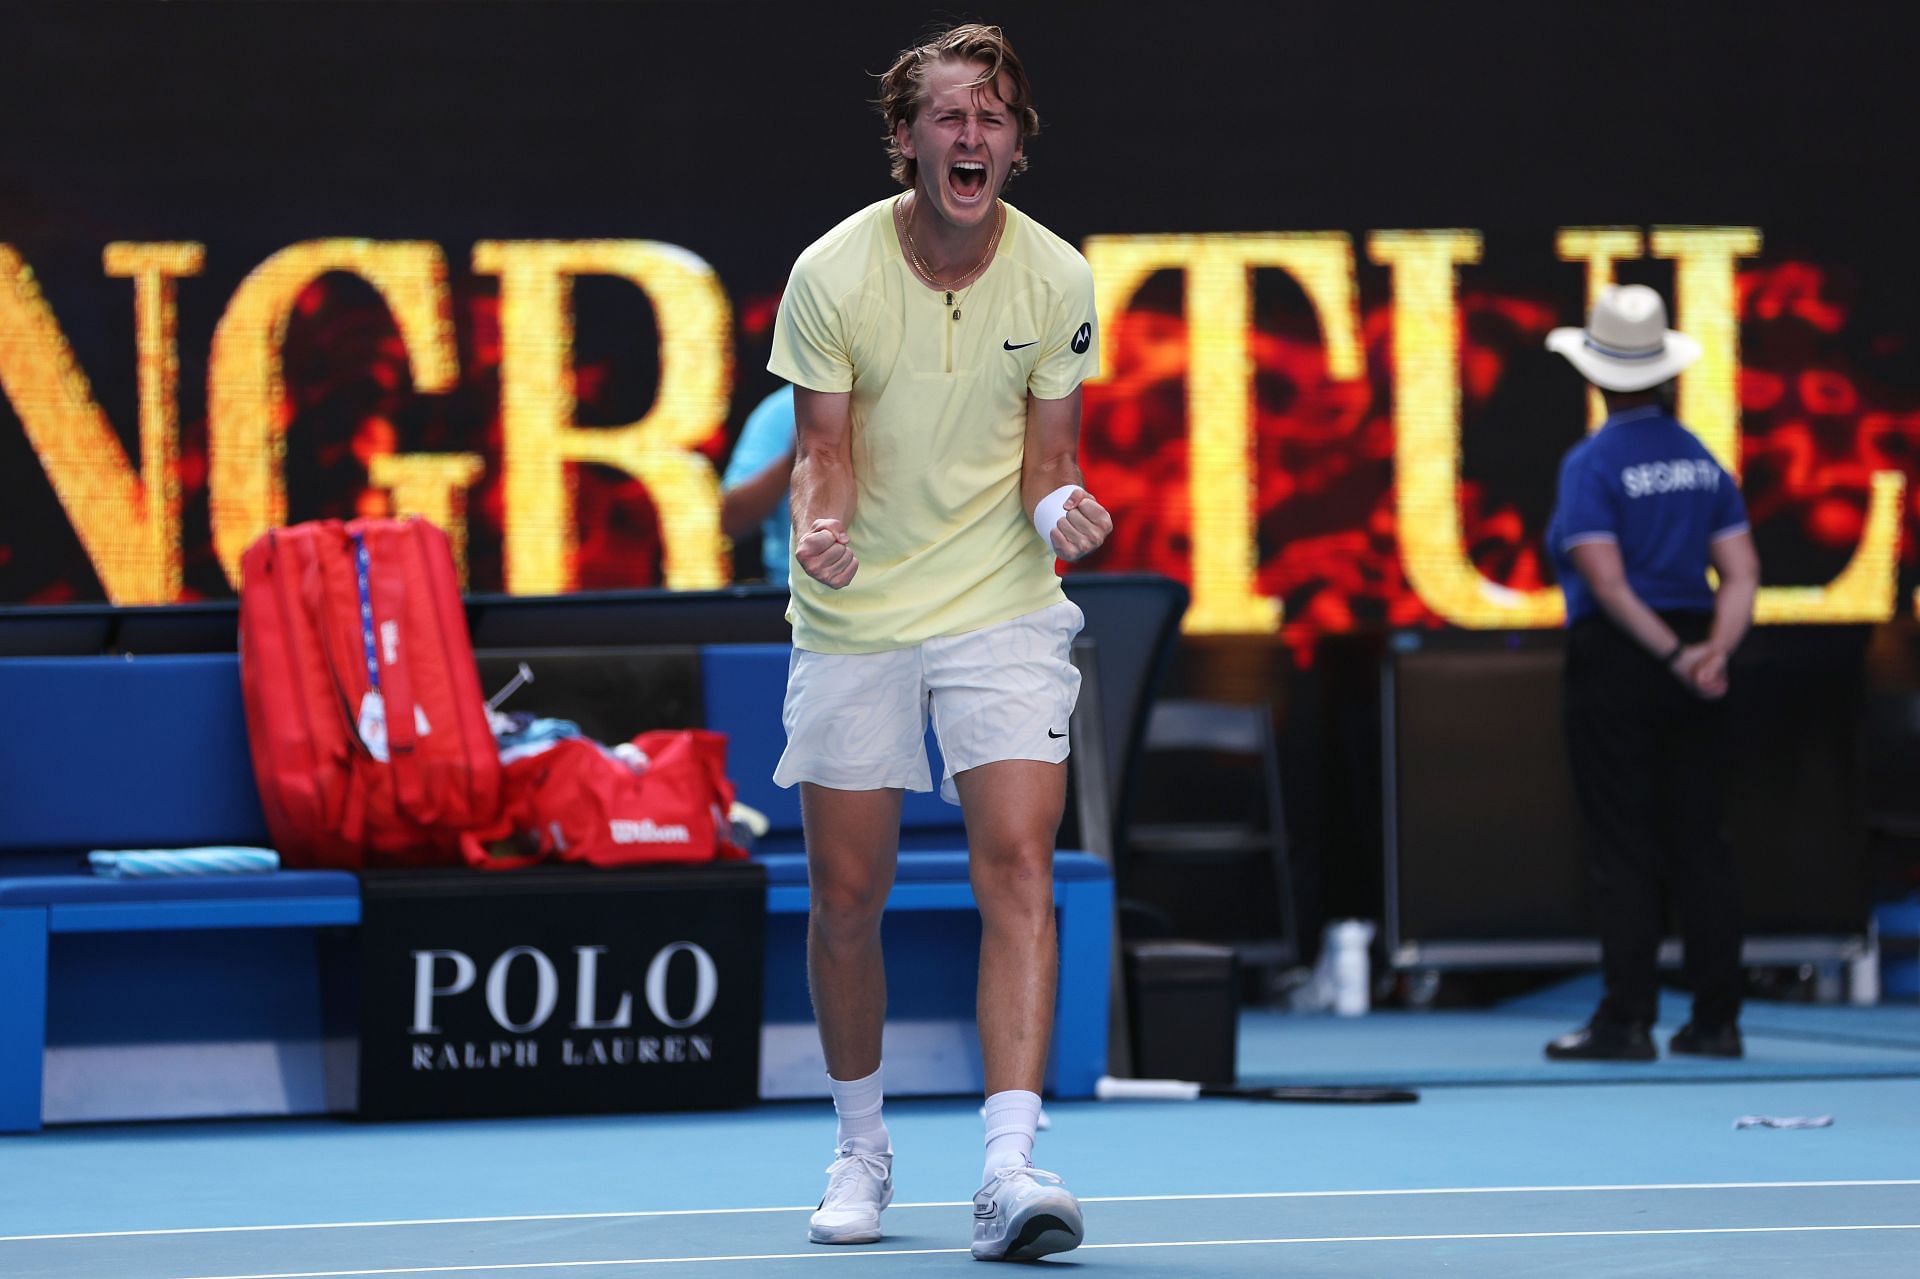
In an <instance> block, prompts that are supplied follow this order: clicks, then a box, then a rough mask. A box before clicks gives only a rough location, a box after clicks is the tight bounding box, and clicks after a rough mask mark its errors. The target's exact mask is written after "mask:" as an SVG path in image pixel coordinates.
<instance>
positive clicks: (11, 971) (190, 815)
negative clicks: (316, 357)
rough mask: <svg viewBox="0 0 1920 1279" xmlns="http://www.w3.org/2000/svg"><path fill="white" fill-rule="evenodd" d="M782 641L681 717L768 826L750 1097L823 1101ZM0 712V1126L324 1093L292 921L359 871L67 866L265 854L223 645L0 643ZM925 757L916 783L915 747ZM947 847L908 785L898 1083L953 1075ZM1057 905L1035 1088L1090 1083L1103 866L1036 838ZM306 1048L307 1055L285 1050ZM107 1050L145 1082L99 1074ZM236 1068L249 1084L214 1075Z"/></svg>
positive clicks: (970, 976)
mask: <svg viewBox="0 0 1920 1279" xmlns="http://www.w3.org/2000/svg"><path fill="white" fill-rule="evenodd" d="M788 654H789V650H788V648H787V646H786V645H782V644H743V645H708V646H704V647H702V648H701V649H700V650H699V657H700V668H701V686H702V687H701V693H702V700H703V713H702V718H703V720H704V722H705V723H706V724H707V725H708V726H709V727H712V728H714V729H717V730H718V731H721V732H724V733H726V734H728V737H729V750H730V759H729V768H728V771H729V773H730V775H732V776H733V777H734V778H735V779H736V780H737V781H738V783H739V789H740V798H741V799H742V800H743V801H744V802H746V803H748V804H751V805H753V806H754V807H756V808H758V809H760V810H761V811H762V812H765V813H766V814H767V815H768V817H769V819H770V820H771V822H772V824H773V829H772V830H771V831H770V832H769V834H768V836H767V838H766V840H765V841H763V843H762V845H761V846H760V851H759V856H760V858H761V860H763V861H764V862H765V863H766V865H767V867H768V872H769V881H770V889H769V897H768V910H769V919H768V944H767V974H766V977H767V980H766V990H767V1026H766V1033H765V1034H764V1035H763V1059H764V1063H765V1064H764V1065H763V1072H762V1074H763V1095H766V1096H781V1095H789V1096H791V1095H815V1094H817V1093H819V1092H821V1091H823V1086H822V1082H821V1081H822V1079H823V1073H816V1072H815V1071H814V1069H813V1066H812V1058H815V1057H817V1055H818V1044H817V1040H816V1039H815V1037H814V1033H813V1029H812V1020H811V1011H810V1005H809V1003H808V1000H807V995H806V989H805V967H806V966H805V949H804V939H805V918H806V910H807V888H806V870H805V861H804V857H803V856H802V855H801V854H800V852H799V849H800V848H801V841H800V816H799V803H798V793H797V791H782V790H780V789H778V788H777V787H774V786H773V785H772V781H771V776H772V772H773V764H774V762H775V761H776V760H777V759H778V757H779V753H780V749H781V746H782V744H783V734H782V731H781V727H780V704H781V697H782V693H783V691H784V686H785V679H786V666H787V659H788ZM0 705H4V706H6V707H7V708H8V709H9V711H10V712H12V716H11V727H12V729H13V731H12V733H11V734H10V735H8V736H7V737H5V738H4V739H0V796H3V797H4V804H0V981H3V982H4V983H5V985H4V991H5V993H4V996H0V1132H21V1131H31V1130H34V1129H37V1128H38V1127H40V1126H41V1124H42V1122H43V1120H44V1121H46V1122H70V1121H78V1120H112V1119H125V1118H160V1117H188V1116H213V1115H233V1114H285V1113H317V1112H321V1111H325V1110H327V1109H329V1105H328V1102H327V1099H326V1096H325V1090H324V1083H323V1081H322V1079H321V1077H320V1070H319V1066H318V1062H319V1055H320V1052H321V1051H322V1049H323V1046H324V1045H323V1041H324V1040H325V1039H326V1037H327V1035H328V1029H327V1027H325V1026H324V1025H323V1023H322V1012H321V1008H320V999H319V996H318V990H319V985H320V982H319V976H318V968H319V960H318V956H317V947H315V946H314V945H313V944H312V930H314V929H319V928H333V927H341V926H349V927H350V926H352V925H355V924H357V923H358V922H359V919H360V913H359V911H360V902H359V883H358V880H357V878H356V877H355V876H353V875H352V874H350V873H346V872H339V871H280V872H276V873H272V874H262V875H243V876H207V877H195V878H177V879H176V878H168V879H135V880H111V879H101V878H95V877H92V876H88V875H84V874H78V873H75V872H76V871H78V870H79V869H80V868H81V867H82V866H83V864H84V863H83V858H84V854H85V852H86V850H88V849H90V848H169V847H192V846H197V845H215V844H243V845H260V846H269V845H270V839H269V837H268V834H267V831H266V829H265V820H264V817H263V816H262V814H261V811H260V802H259V797H258V793H257V791H256V790H255V788H254V782H253V774H252V767H251V763H250V760H249V756H248V752H247V740H246V727H245V718H244V714H243V711H242V708H241V701H240V688H239V677H238V658H237V657H236V655H234V654H232V653H212V654H180V655H171V654H169V655H156V656H144V657H137V658H133V657H123V656H117V655H116V656H95V657H51V658H40V657H12V658H0ZM934 767H935V776H936V777H937V776H938V768H939V764H938V759H937V756H936V759H935V765H934ZM965 848H966V842H965V836H964V831H963V829H962V828H961V826H960V822H959V810H958V809H957V808H955V807H953V806H951V805H948V804H946V803H944V802H943V801H941V800H940V799H939V798H938V797H937V796H936V795H910V796H908V797H907V800H906V802H905V804H904V805H903V815H902V855H901V859H900V869H899V873H898V875H897V879H896V884H895V887H894V890H893V895H892V897H891V898H890V899H889V906H890V909H892V910H894V911H900V912H918V913H917V914H915V915H913V916H912V918H913V920H914V923H913V926H912V927H901V926H899V925H895V926H893V927H891V928H890V930H889V937H890V940H891V943H892V944H891V947H890V954H889V961H888V962H889V974H890V978H891V979H892V991H891V999H890V1021H889V1031H888V1033H889V1053H890V1054H891V1055H890V1058H889V1071H890V1074H895V1073H897V1074H898V1076H899V1077H900V1079H901V1081H902V1083H903V1084H904V1085H905V1086H904V1087H901V1088H900V1089H898V1091H902V1092H911V1091H921V1092H951V1091H970V1090H971V1089H972V1087H974V1086H975V1085H973V1084H970V1083H969V1082H968V1079H969V1078H970V1077H971V1076H977V1074H978V1061H977V1049H976V1048H974V1047H973V1046H972V1039H971V1034H972V1032H971V1023H972V1002H973V981H974V967H973V963H972V959H971V955H972V953H973V952H974V951H976V950H977V946H978V938H979V927H978V920H977V915H976V912H975V911H974V909H973V897H972V891H971V888H970V887H969V885H968V882H967V860H966V854H965ZM1054 898H1055V904H1056V907H1057V908H1058V911H1059V916H1058V918H1059V931H1060V951H1061V972H1060V977H1061V980H1060V998H1059V1012H1058V1014H1057V1017H1056V1025H1055V1036H1054V1038H1055V1051H1054V1055H1053V1059H1052V1061H1051V1062H1050V1064H1049V1070H1048V1084H1049V1087H1050V1088H1051V1089H1052V1090H1053V1091H1054V1092H1055V1093H1056V1094H1058V1095H1061V1096H1075V1097H1078V1096H1090V1095H1091V1093H1092V1087H1093V1081H1094V1080H1095V1079H1096V1078H1098V1076H1099V1075H1100V1074H1101V1073H1102V1072H1103V1071H1104V1068H1105V1063H1106V1000H1107V976H1108V952H1109V932H1108V930H1109V928H1110V921H1111V918H1112V881H1111V876H1110V873H1109V871H1108V868H1107V866H1106V864H1105V863H1104V862H1102V861H1100V860H1099V859H1098V858H1095V857H1093V856H1090V855H1089V854H1086V853H1079V852H1072V851H1063V852H1061V853H1059V854H1057V855H1056V858H1055V886H1054ZM188 1025H190V1026H191V1028H190V1029H184V1030H183V1029H182V1027H183V1026H188ZM183 1036H184V1037H183ZM896 1047H897V1048H898V1052H897V1054H896ZM309 1050H311V1051H309ZM115 1054H117V1056H116V1055H115ZM308 1057H311V1059H312V1061H311V1065H310V1067H309V1066H308V1065H300V1064H299V1063H300V1062H303V1061H306V1059H307V1058H308ZM896 1058H897V1060H898V1062H899V1067H898V1070H897V1071H896V1070H895V1060H896ZM249 1062H251V1063H252V1065H251V1066H248V1063H249ZM128 1063H137V1065H138V1068H139V1069H141V1070H142V1071H150V1072H151V1073H150V1074H148V1075H146V1076H143V1077H142V1078H140V1079H137V1080H127V1079H124V1078H121V1077H120V1076H119V1075H118V1074H116V1072H117V1071H121V1070H123V1069H124V1068H125V1067H126V1065H127V1064H128ZM240 1067H247V1069H248V1070H250V1071H251V1073H250V1074H249V1075H248V1076H247V1078H248V1079H256V1078H257V1079H265V1080H266V1082H265V1083H264V1084H259V1083H257V1082H256V1083H247V1082H244V1081H242V1080H240V1079H239V1078H238V1077H237V1076H236V1078H235V1079H231V1080H223V1079H222V1077H221V1072H222V1071H223V1070H227V1069H229V1068H234V1069H236V1070H238V1069H239V1068H240ZM163 1074H164V1075H167V1076H169V1079H170V1082H166V1083H164V1084H163V1083H162V1082H161V1081H160V1078H159V1077H160V1076H161V1075H163ZM916 1075H918V1077H920V1078H921V1079H922V1080H923V1083H922V1086H920V1087H918V1088H915V1087H914V1086H913V1084H912V1082H911V1081H912V1080H913V1079H914V1078H915V1077H916ZM173 1076H178V1078H173ZM156 1088H158V1089H159V1091H158V1092H156V1091H155V1089H156Z"/></svg>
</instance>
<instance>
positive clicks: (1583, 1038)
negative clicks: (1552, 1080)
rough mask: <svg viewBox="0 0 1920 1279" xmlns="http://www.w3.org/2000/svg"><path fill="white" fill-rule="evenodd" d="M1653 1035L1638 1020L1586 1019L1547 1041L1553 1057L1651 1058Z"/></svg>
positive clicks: (1555, 1059) (1624, 1059)
mask: <svg viewBox="0 0 1920 1279" xmlns="http://www.w3.org/2000/svg"><path fill="white" fill-rule="evenodd" d="M1659 1055H1660V1054H1659V1053H1657V1052H1655V1051H1654V1047H1653V1035H1652V1034H1651V1033H1649V1030H1648V1028H1647V1027H1646V1026H1645V1025H1643V1024H1641V1023H1639V1022H1612V1021H1595V1022H1589V1023H1587V1024H1586V1025H1584V1026H1582V1027H1581V1028H1580V1029H1578V1030H1575V1031H1569V1032H1568V1033H1567V1034H1564V1035H1562V1036H1560V1038H1558V1039H1556V1040H1554V1041H1553V1042H1551V1043H1549V1044H1548V1045H1547V1056H1548V1057H1549V1058H1551V1059H1552V1060H1554V1061H1652V1060H1653V1059H1654V1058H1656V1057H1658V1056H1659Z"/></svg>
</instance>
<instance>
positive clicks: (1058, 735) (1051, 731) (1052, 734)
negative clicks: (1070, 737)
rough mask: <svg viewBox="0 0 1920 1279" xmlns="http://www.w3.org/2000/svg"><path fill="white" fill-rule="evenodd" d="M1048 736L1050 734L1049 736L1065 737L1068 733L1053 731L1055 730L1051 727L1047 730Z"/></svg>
mask: <svg viewBox="0 0 1920 1279" xmlns="http://www.w3.org/2000/svg"><path fill="white" fill-rule="evenodd" d="M1047 736H1048V737H1065V736H1066V734H1065V733H1056V732H1054V731H1053V730H1052V729H1051V728H1049V729H1048V730H1047Z"/></svg>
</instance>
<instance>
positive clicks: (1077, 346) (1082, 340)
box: [1072, 324, 1093, 355]
mask: <svg viewBox="0 0 1920 1279" xmlns="http://www.w3.org/2000/svg"><path fill="white" fill-rule="evenodd" d="M1092 342H1093V325H1091V324H1083V325H1081V326H1080V327H1079V328H1078V329H1075V330H1074V333H1073V343H1072V346H1073V353H1074V354H1075V355H1085V354H1086V353H1087V347H1088V346H1089V345H1090V344H1091V343H1092Z"/></svg>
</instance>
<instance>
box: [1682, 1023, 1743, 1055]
mask: <svg viewBox="0 0 1920 1279" xmlns="http://www.w3.org/2000/svg"><path fill="white" fill-rule="evenodd" d="M1667 1051H1668V1052H1676V1053H1687V1054H1689V1055H1691V1056H1694V1057H1744V1056H1746V1055H1747V1049H1746V1045H1744V1044H1742V1043H1741V1042H1740V1027H1738V1026H1736V1025H1734V1024H1733V1023H1732V1022H1727V1023H1726V1024H1724V1025H1720V1026H1700V1025H1696V1024H1695V1023H1693V1022H1688V1023H1687V1024H1686V1025H1684V1026H1682V1027H1681V1028H1680V1029H1678V1030H1676V1031H1674V1032H1673V1038H1672V1039H1669V1040H1668V1041H1667Z"/></svg>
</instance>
